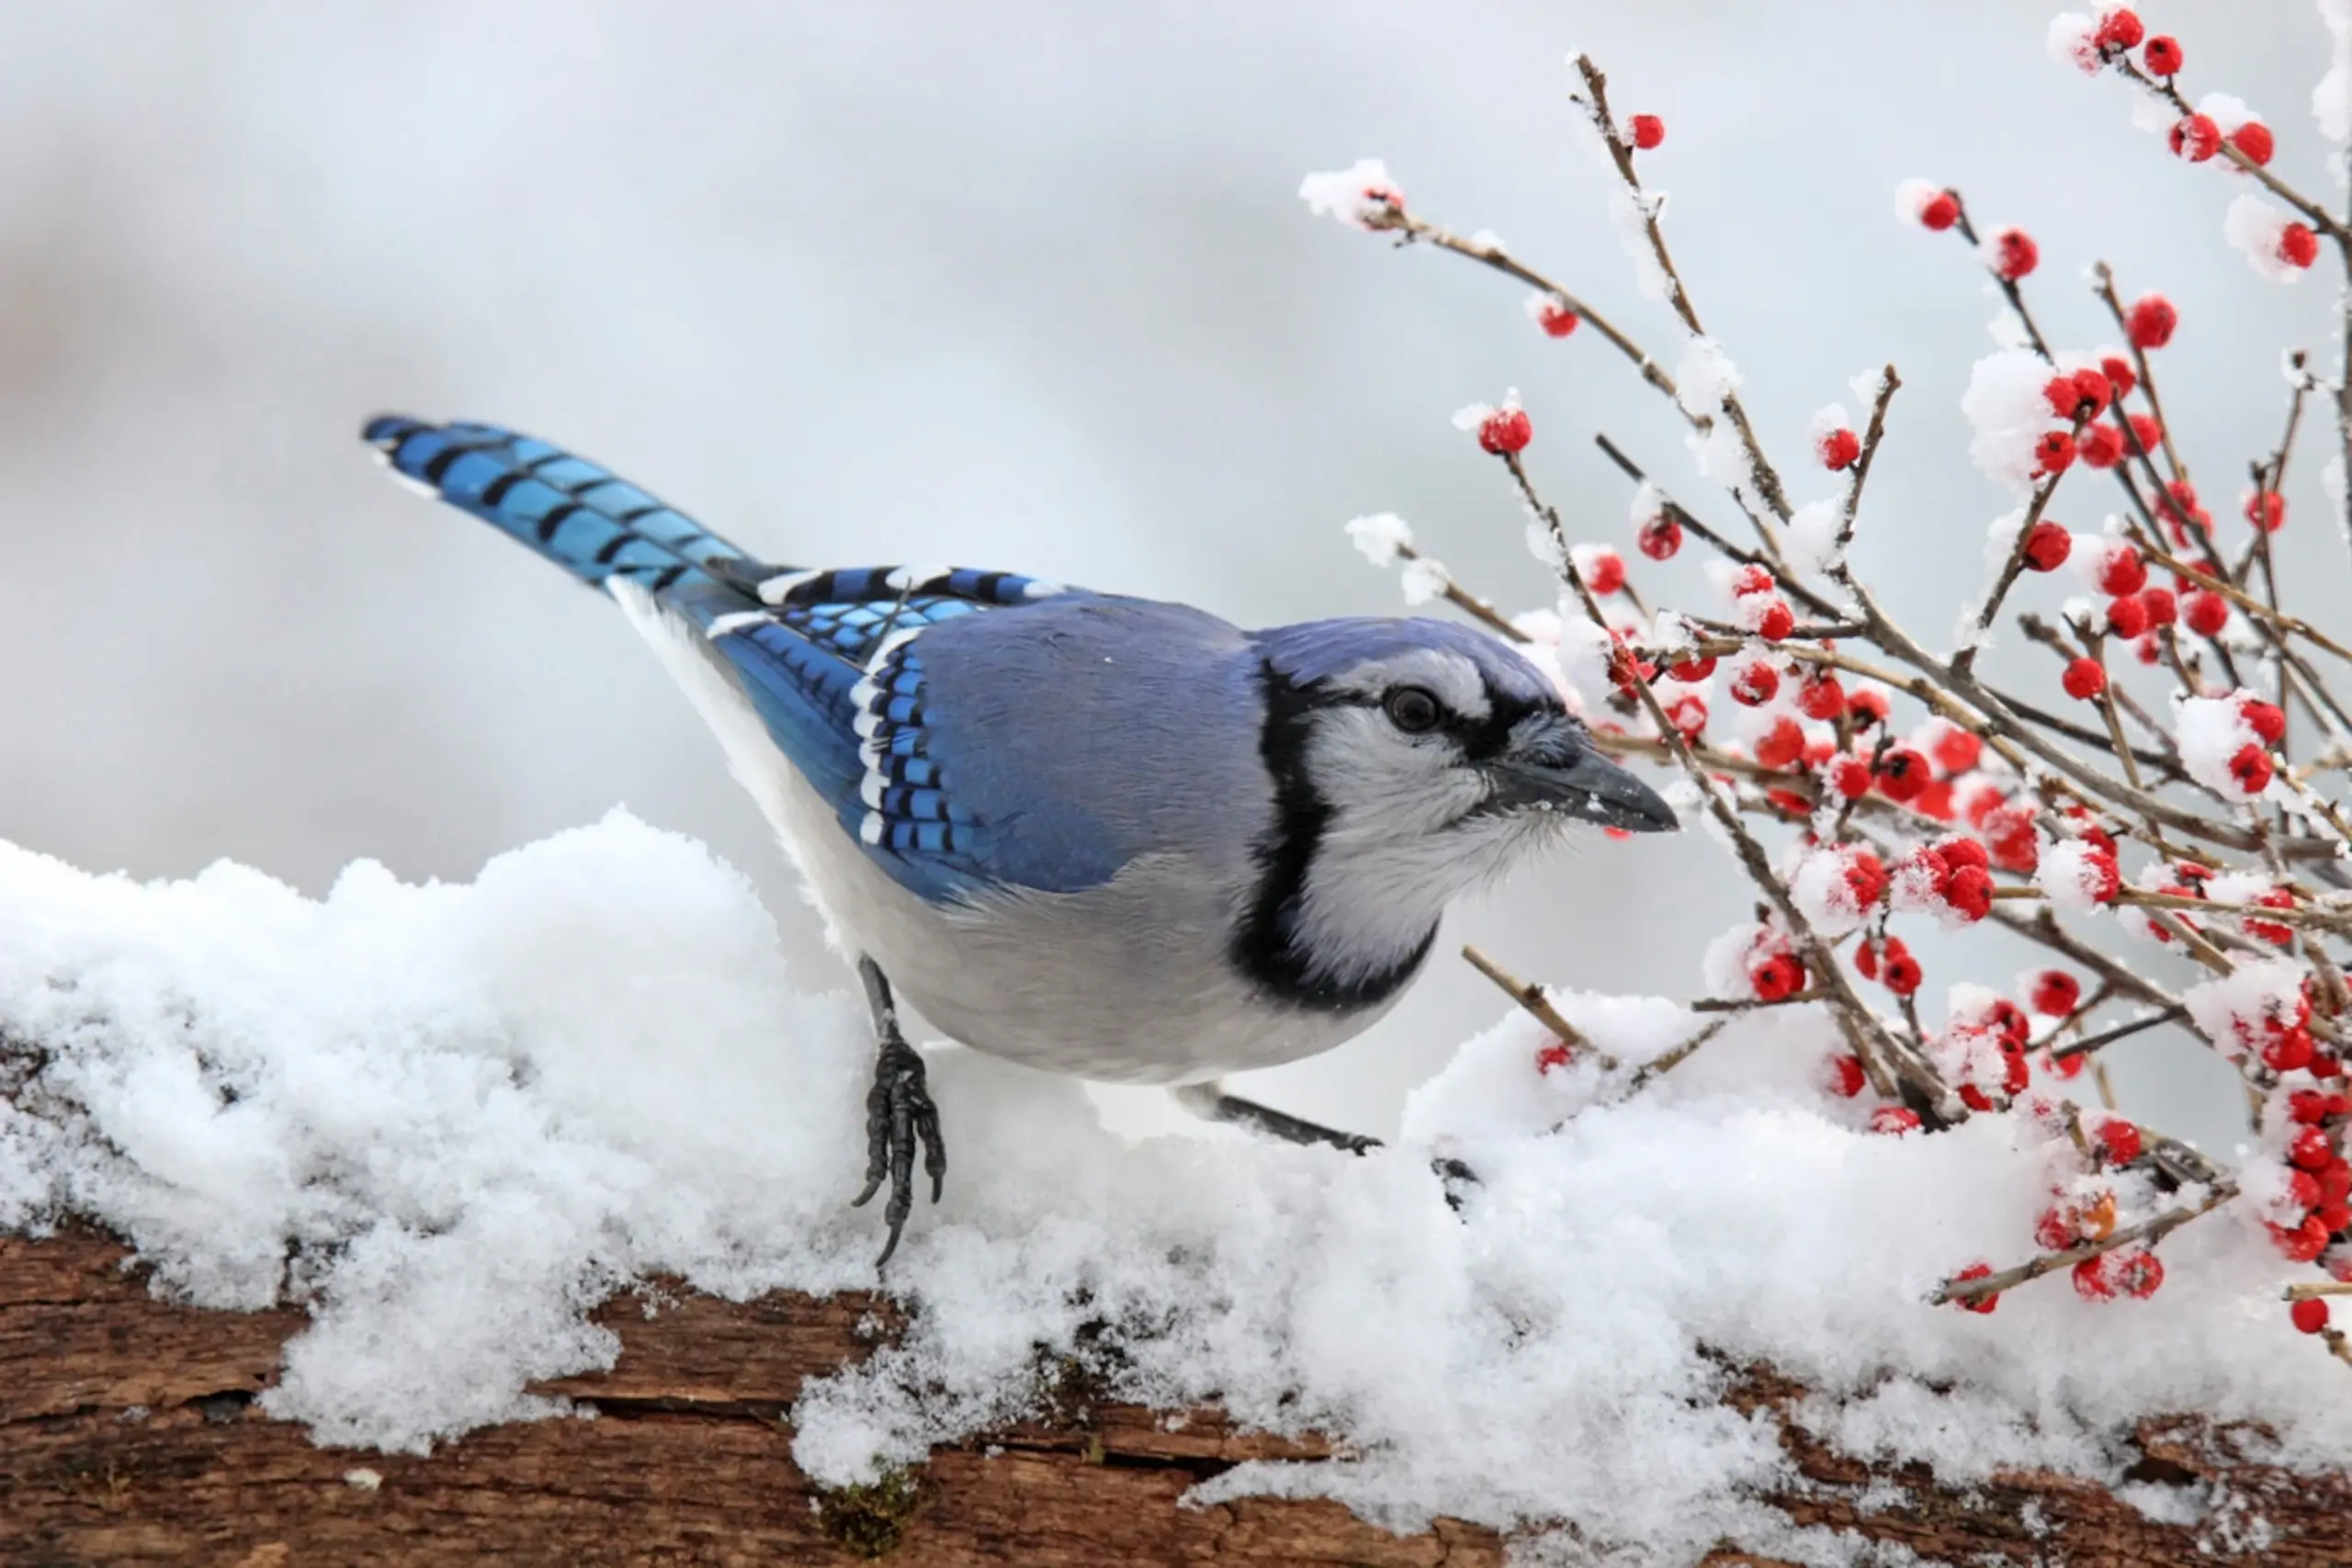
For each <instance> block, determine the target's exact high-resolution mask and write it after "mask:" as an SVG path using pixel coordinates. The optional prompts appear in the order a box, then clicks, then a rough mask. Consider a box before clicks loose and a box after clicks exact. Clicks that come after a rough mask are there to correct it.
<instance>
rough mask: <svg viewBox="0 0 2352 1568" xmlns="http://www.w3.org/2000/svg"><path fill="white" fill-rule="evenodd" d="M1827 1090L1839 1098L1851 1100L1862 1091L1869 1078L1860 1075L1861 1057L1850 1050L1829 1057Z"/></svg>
mask: <svg viewBox="0 0 2352 1568" xmlns="http://www.w3.org/2000/svg"><path fill="white" fill-rule="evenodd" d="M1828 1076H1829V1092H1830V1093H1832V1094H1834V1095H1836V1096H1837V1097H1838V1099H1840V1100H1851V1099H1853V1098H1854V1097H1855V1096H1856V1095H1858V1094H1860V1093H1861V1092H1862V1086H1863V1085H1864V1084H1865V1083H1867V1082H1869V1081H1870V1080H1869V1079H1868V1078H1866V1077H1863V1075H1862V1059H1861V1058H1860V1056H1857V1055H1854V1054H1853V1053H1852V1052H1851V1051H1848V1052H1844V1053H1842V1054H1840V1055H1835V1056H1832V1057H1830V1058H1829V1063H1828Z"/></svg>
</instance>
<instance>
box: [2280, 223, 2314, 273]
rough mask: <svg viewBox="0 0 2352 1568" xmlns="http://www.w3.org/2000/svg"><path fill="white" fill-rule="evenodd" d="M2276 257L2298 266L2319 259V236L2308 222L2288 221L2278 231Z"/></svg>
mask: <svg viewBox="0 0 2352 1568" xmlns="http://www.w3.org/2000/svg"><path fill="white" fill-rule="evenodd" d="M2278 259H2279V260H2280V261H2282V262H2285V263H2286V264H2287V265H2289V266H2298V267H2301V266H2309V265H2312V263H2313V262H2315V261H2317V260H2319V236H2318V235H2317V234H2314V233H2312V226H2311V225H2310V224H2308V223H2290V224H2288V225H2287V226H2286V227H2285V228H2284V229H2281V230H2279V231H2278Z"/></svg>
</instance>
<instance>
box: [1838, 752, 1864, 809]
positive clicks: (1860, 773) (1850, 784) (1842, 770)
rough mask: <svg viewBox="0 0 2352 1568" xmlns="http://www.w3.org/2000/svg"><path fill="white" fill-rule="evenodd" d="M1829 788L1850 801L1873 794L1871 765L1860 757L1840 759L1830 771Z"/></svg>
mask: <svg viewBox="0 0 2352 1568" xmlns="http://www.w3.org/2000/svg"><path fill="white" fill-rule="evenodd" d="M1829 787H1830V788H1832V789H1834V790H1836V791H1837V792H1838V794H1839V795H1843V796H1845V797H1846V798H1847V799H1848V800H1860V799H1861V797H1862V796H1864V795H1868V794H1870V792H1871V765H1870V764H1869V763H1868V762H1865V761H1862V760H1861V759H1860V757H1840V758H1838V761H1836V763H1834V764H1833V765H1832V766H1831V767H1830V770H1829Z"/></svg>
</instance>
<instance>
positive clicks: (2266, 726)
mask: <svg viewBox="0 0 2352 1568" xmlns="http://www.w3.org/2000/svg"><path fill="white" fill-rule="evenodd" d="M2238 716H2239V717H2240V718H2242V719H2244V720H2245V722H2246V728H2249V729H2251V730H2253V731H2254V732H2255V734H2256V735H2257V736H2259V737H2260V738H2261V739H2262V743H2263V744H2264V745H2266V746H2276V745H2278V742H2279V741H2281V740H2283V739H2286V738H2287V710H2286V709H2284V708H2282V707H2280V706H2279V705H2278V704H2277V703H2266V702H2264V701H2263V700H2262V699H2261V698H2260V697H2257V696H2255V695H2253V694H2247V695H2245V696H2242V697H2240V698H2239V699H2238Z"/></svg>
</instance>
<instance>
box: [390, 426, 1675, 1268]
mask: <svg viewBox="0 0 2352 1568" xmlns="http://www.w3.org/2000/svg"><path fill="white" fill-rule="evenodd" d="M362 434H363V438H364V439H365V440H366V441H367V442H368V444H369V445H370V446H372V447H374V449H375V451H376V455H377V456H378V457H379V458H380V459H381V460H382V461H383V462H385V463H386V464H387V465H388V466H389V467H390V468H391V469H392V470H393V472H394V473H395V475H396V476H398V477H400V478H401V479H405V480H408V481H411V482H412V483H413V485H414V486H416V487H419V488H421V489H422V490H423V491H425V492H426V493H427V494H429V495H432V496H434V497H435V498H437V499H439V500H441V501H444V502H448V503H449V504H450V505H453V506H455V507H457V508H458V509H459V510H460V511H463V512H466V513H470V514H472V515H473V516H475V517H477V518H480V519H481V520H482V521H484V522H487V523H489V524H491V525H492V526H493V527H495V528H497V529H498V530H499V531H500V532H502V533H504V534H505V535H507V536H509V537H511V538H513V539H515V540H517V541H519V542H520V543H521V544H523V545H525V546H526V547H529V548H530V549H531V550H533V551H534V552H536V553H537V554H538V555H539V556H541V557H543V558H546V559H548V560H549V561H552V562H553V563H554V564H556V565H557V566H559V567H561V568H562V569H563V570H565V571H567V572H569V573H570V574H571V576H572V577H574V578H575V579H577V580H579V581H581V582H583V583H586V584H588V585H590V586H592V587H594V588H598V589H601V590H603V591H604V592H605V593H607V594H608V595H609V596H610V597H611V598H612V599H613V600H614V601H615V602H616V604H618V605H619V607H620V609H621V610H622V612H623V613H624V614H625V615H627V616H628V620H629V621H630V622H631V623H632V624H633V625H634V626H635V627H636V629H637V630H638V632H639V634H641V635H642V636H643V637H644V638H645V640H646V641H647V642H649V643H650V645H651V646H652V648H653V649H654V650H655V652H656V654H657V655H658V656H659V658H660V660H661V661H662V664H663V665H664V666H665V667H666V669H667V670H668V671H669V672H670V674H671V675H672V676H673V678H674V679H675V680H676V681H677V682H678V683H679V684H680V685H681V686H682V687H683V688H684V691H685V693H686V694H687V696H688V698H689V699H690V700H691V701H692V703H693V704H694V705H695V708H696V709H697V710H698V711H699V713H700V715H701V716H702V717H703V719H704V720H705V721H706V722H707V725H708V726H709V728H711V729H712V730H713V731H714V732H716V734H717V736H718V739H719V741H720V744H721V746H722V748H723V750H724V751H725V753H726V756H727V759H728V761H729V765H730V767H731V769H732V771H733V773H734V774H735V776H736V777H737V779H738V780H740V781H741V783H742V784H743V785H744V786H745V787H746V788H747V789H748V790H749V791H750V793H751V794H752V797H753V798H754V800H755V801H756V802H757V804H758V806H759V807H760V808H761V810H762V812H763V815H764V816H765V817H766V818H767V820H768V823H769V825H770V826H771V827H772V828H773V829H775V833H776V835H777V837H778V838H779V839H780V840H782V843H783V845H784V848H785V851H786V854H787V855H788V856H789V857H790V859H791V860H792V861H793V862H794V863H795V865H796V866H797V870H798V872H799V874H800V875H801V876H802V878H803V879H804V880H805V882H806V883H807V885H808V886H809V891H810V892H811V894H812V895H813V897H814V899H815V902H816V903H817V905H818V906H819V908H820V911H821V913H822V915H823V917H824V919H825V922H826V931H827V937H828V940H829V942H831V944H832V946H833V947H834V948H835V949H836V950H837V951H838V952H839V953H841V954H842V956H843V957H844V958H845V959H846V960H847V961H848V962H849V963H850V964H853V965H854V968H855V970H856V972H857V974H858V976H859V977H860V981H861V983H862V986H863V988H864V990H865V999H866V1003H867V1007H868V1010H869V1011H870V1013H871V1015H872V1021H873V1027H874V1031H875V1037H876V1059H875V1076H874V1080H873V1086H872V1088H871V1089H870V1090H869V1092H868V1093H867V1096H866V1100H865V1133H866V1168H865V1185H864V1187H863V1190H861V1191H860V1192H859V1193H858V1194H857V1196H856V1197H855V1198H854V1200H853V1202H854V1203H855V1204H858V1205H863V1204H865V1203H866V1202H867V1201H870V1200H872V1199H873V1198H874V1197H875V1196H876V1193H877V1192H879V1191H880V1190H882V1189H883V1187H884V1186H885V1185H886V1183H887V1185H888V1189H889V1196H888V1200H887V1201H886V1203H885V1205H884V1209H883V1220H884V1223H885V1224H886V1225H887V1227H888V1238H887V1240H886V1241H885V1243H884V1245H883V1247H882V1251H881V1255H880V1257H879V1258H877V1260H876V1262H877V1267H879V1266H880V1265H883V1264H887V1263H888V1261H889V1258H890V1257H891V1255H892V1254H893V1253H894V1252H895V1251H896V1250H897V1248H898V1246H899V1236H900V1234H901V1232H902V1231H903V1230H904V1228H905V1226H906V1223H907V1220H908V1217H909V1214H910V1212H911V1210H912V1206H913V1201H914V1191H915V1180H914V1175H913V1165H914V1159H915V1157H916V1154H917V1152H918V1148H920V1152H921V1155H922V1161H923V1170H924V1174H925V1175H926V1176H928V1177H929V1179H930V1186H931V1196H932V1201H933V1202H934V1203H935V1202H937V1201H939V1199H940V1196H941V1193H942V1191H943V1190H944V1180H945V1176H946V1164H947V1161H946V1145H945V1142H944V1138H943V1135H942V1134H941V1130H940V1118H939V1111H938V1107H937V1105H936V1103H935V1102H934V1101H933V1098H932V1096H931V1093H930V1091H929V1088H928V1084H927V1080H926V1077H925V1072H924V1066H923V1059H922V1055H921V1054H920V1053H919V1052H917V1051H916V1050H915V1049H914V1048H913V1047H911V1046H910V1044H909V1043H908V1041H907V1036H906V1028H905V1025H904V1024H903V1022H902V1021H901V1020H900V1018H899V1002H900V1000H901V998H903V999H904V1000H905V1001H906V1002H908V1003H910V1004H911V1005H912V1007H913V1008H914V1009H915V1010H918V1011H919V1012H920V1014H921V1015H922V1018H923V1019H924V1020H926V1021H928V1022H929V1023H930V1024H931V1025H932V1026H933V1028H934V1029H936V1030H937V1031H939V1032H941V1033H943V1034H944V1035H945V1036H947V1037H948V1038H950V1039H952V1040H955V1041H956V1042H959V1043H962V1044H964V1045H966V1046H968V1047H970V1048H971V1049H974V1050H977V1051H981V1052H985V1053H988V1054H989V1055H996V1056H1000V1057H1003V1058H1006V1059H1009V1060H1012V1061H1014V1062H1019V1063H1022V1064H1024V1065H1026V1066H1031V1067H1035V1068H1042V1069H1046V1070H1049V1071H1052V1072H1057V1073H1062V1074H1069V1075H1075V1076H1077V1077H1081V1078H1086V1079H1091V1080H1096V1081H1101V1082H1109V1083H1143V1084H1158V1085H1162V1086H1166V1087H1168V1088H1169V1089H1171V1090H1172V1091H1173V1092H1174V1093H1175V1095H1176V1098H1177V1100H1179V1102H1180V1103H1182V1105H1183V1106H1184V1107H1185V1108H1186V1109H1187V1110H1189V1111H1193V1112H1194V1113H1196V1114H1199V1115H1202V1116H1204V1117H1206V1118H1209V1119H1211V1120H1216V1121H1223V1122H1236V1123H1239V1124H1242V1125H1244V1126H1247V1127H1250V1128H1254V1129H1256V1130H1258V1131H1259V1132H1261V1133H1263V1134H1272V1135H1273V1136H1277V1137H1280V1138H1283V1139H1287V1140H1290V1141H1293V1142H1297V1143H1306V1144H1329V1145H1334V1146H1337V1147H1340V1148H1342V1149H1349V1150H1353V1151H1356V1152H1363V1150H1365V1149H1367V1148H1370V1147H1373V1146H1374V1145H1375V1143H1376V1140H1374V1139H1371V1138H1366V1137H1362V1136H1358V1135H1354V1134H1346V1133H1342V1132H1340V1131H1337V1130H1335V1129H1331V1128H1328V1127H1324V1126H1321V1125H1319V1124H1317V1123H1316V1122H1309V1121H1306V1120H1305V1119H1304V1118H1300V1117H1296V1116H1293V1115H1290V1114H1287V1113H1285V1112H1283V1111H1278V1110H1276V1109H1274V1108H1272V1107H1270V1106H1265V1105H1261V1104H1260V1103H1258V1102H1256V1101H1254V1100H1246V1099H1243V1098H1242V1097H1240V1096H1238V1095H1234V1094H1231V1093H1228V1092H1227V1090H1226V1089H1225V1088H1224V1087H1223V1084H1222V1081H1221V1080H1222V1079H1223V1078H1224V1077H1225V1076H1226V1075H1227V1074H1228V1073H1233V1072H1238V1071H1242V1070H1245V1069H1249V1068H1254V1067H1269V1066H1277V1065H1279V1064H1282V1063H1284V1062H1291V1061H1296V1060H1299V1059H1301V1058H1303V1057H1306V1056H1312V1055H1318V1054H1320V1053H1322V1052H1325V1051H1328V1050H1329V1049H1331V1048H1332V1047H1334V1046H1336V1045H1338V1044H1340V1043H1342V1042H1344V1041H1346V1040H1348V1039H1350V1038H1351V1037H1352V1036H1354V1035H1356V1034H1358V1033H1360V1032H1363V1030H1364V1029H1366V1028H1368V1027H1369V1026H1370V1025H1371V1024H1372V1023H1373V1022H1374V1021H1376V1020H1378V1019H1379V1018H1380V1017H1382V1016H1383V1015H1384V1014H1385V1013H1386V1012H1387V1011H1388V1010H1389V1009H1391V1008H1392V1007H1394V1006H1395V1005H1396V1003H1397V1000H1398V999H1399V998H1400V997H1402V996H1403V995H1404V993H1405V991H1406V989H1407V987H1408V986H1409V985H1410V983H1411V982H1412V981H1413V980H1414V978H1415V977H1416V976H1418V975H1419V973H1420V972H1421V971H1422V970H1423V969H1424V968H1425V967H1426V965H1427V963H1428V960H1429V956H1430V950H1431V948H1432V946H1433V944H1434V942H1435V940H1436V936H1437V931H1438V924H1439V921H1440V919H1441V917H1442V915H1443V914H1444V912H1445V910H1446V908H1447V906H1448V905H1449V904H1450V903H1452V902H1453V900H1454V899H1455V898H1457V897H1461V896H1463V895H1464V894H1466V893H1468V892H1470V891H1472V890H1473V889H1476V888H1477V887H1479V886H1482V885H1485V884H1487V883H1489V882H1491V881H1493V880H1494V879H1495V878H1497V877H1498V876H1499V875H1500V874H1503V873H1505V872H1506V871H1508V870H1510V868H1512V867H1513V866H1515V865H1517V864H1519V863H1521V862H1522V861H1524V860H1526V859H1527V858H1528V857H1530V856H1531V855H1532V854H1534V853H1536V852H1539V851H1541V850H1543V849H1544V848H1545V847H1547V846H1550V845H1552V844H1555V843H1556V842H1558V841H1559V840H1561V839H1562V838H1563V837H1564V836H1566V834H1567V833H1568V832H1569V831H1570V830H1571V829H1572V827H1573V825H1575V824H1577V823H1590V824H1598V825H1600V826H1603V827H1609V828H1617V829H1630V830H1633V831H1635V832H1648V831H1659V830H1666V829H1673V828H1674V827H1675V826H1676V825H1677V824H1676V819H1675V815H1674V812H1673V811H1672V809H1671V808H1670V807H1668V805H1667V803H1666V802H1665V801H1664V800H1663V799H1661V798H1660V797H1659V796H1658V795H1657V794H1656V793H1655V792H1654V791H1653V790H1651V789H1650V788H1649V786H1648V785H1646V784H1643V783H1642V782H1641V780H1639V779H1638V778H1636V777H1635V776H1634V774H1633V773H1630V772H1628V771H1627V770H1625V769H1624V768H1623V767H1621V766H1619V765H1618V764H1616V763H1615V762H1613V761H1610V760H1609V759H1608V758H1607V757H1605V756H1603V755H1602V754H1601V752H1600V750H1598V749H1597V748H1596V746H1595V744H1594V741H1593V738H1592V735H1591V733H1590V731H1589V729H1588V728H1587V727H1586V726H1585V725H1584V724H1583V723H1582V722H1581V721H1580V720H1579V719H1578V718H1577V717H1576V716H1573V715H1572V714H1571V713H1570V711H1569V708H1568V706H1567V705H1566V700H1565V699H1564V697H1563V695H1562V693H1561V691H1560V690H1559V688H1558V687H1557V686H1556V685H1555V683H1554V682H1553V680H1552V679H1551V678H1550V677H1549V676H1547V675H1546V674H1545V673H1544V671H1542V670H1541V669H1540V668H1539V667H1538V666H1536V665H1535V664H1534V663H1533V662H1532V661H1531V660H1529V659H1527V658H1526V657H1525V656H1524V655H1522V654H1521V653H1520V652H1518V651H1516V650H1515V649H1512V648H1511V647H1510V646H1509V645H1508V644H1506V643H1504V642H1503V641H1501V640H1500V639H1498V638H1497V637H1493V636H1491V635H1489V634H1487V633H1485V632H1481V631H1476V630H1473V629H1471V628H1469V627H1466V626H1457V625H1454V624H1453V623H1450V622H1443V621H1437V620H1432V619H1426V618H1408V617H1374V616H1356V617H1348V618H1342V619H1335V620H1316V621H1306V622H1302V623H1298V624H1294V625H1288V626H1272V627H1268V628H1264V629H1259V630H1243V629H1241V628H1240V627H1238V626H1235V625H1233V624H1232V623H1230V622H1228V621H1226V620H1224V619H1221V618H1220V617H1218V616H1216V615H1211V614H1209V613H1207V612H1206V611H1204V610H1199V609H1194V608H1192V607H1190V606H1187V605H1183V604H1171V603H1165V602H1161V601H1157V600H1151V599H1145V598H1136V597H1130V596H1126V595H1123V594H1114V593H1097V592H1089V591H1087V590H1084V589H1080V588H1075V587H1069V586H1066V585H1063V584H1060V583H1056V582H1051V581H1045V580H1043V579H1040V578H1035V577H1027V576H1022V575H1019V574H1016V573H1012V572H1004V571H980V570H969V569H964V568H953V567H933V566H887V567H859V568H847V569H833V570H820V569H805V568H797V567H788V566H779V565H774V564H770V563H767V562H763V561H761V560H759V559H757V558H754V557H752V556H751V555H748V554H746V553H745V552H744V551H743V550H741V549H740V548H738V547H736V546H734V545H732V544H730V543H729V542H728V541H727V540H725V539H723V538H721V537H719V536H718V535H716V534H713V533H711V532H710V531H708V530H707V529H706V528H704V527H703V526H702V525H700V524H698V523H696V522H695V521H694V520H692V519H691V518H689V517H687V516H686V515H685V514H684V513H681V512H678V511H677V510H675V509H673V508H672V507H670V506H668V505H666V504H664V503H663V502H661V501H659V500H658V499H656V498H655V497H653V496H652V495H650V494H649V493H648V492H646V491H643V490H640V489H639V488H638V487H637V486H635V485H633V484H631V483H629V482H628V480H626V479H621V478H619V477H618V476H616V474H614V473H613V472H612V471H611V470H609V469H607V468H603V467H600V466H599V465H597V464H594V463H592V462H590V461H588V460H586V459H585V458H582V457H576V456H574V455H573V454H571V453H570V452H568V451H565V450H564V449H562V448H560V447H559V446H553V445H550V444H549V443H548V442H545V441H541V440H538V439H536V438H534V437H531V436H528V435H524V434H517V433H515V432H514V431H512V430H508V429H505V428H503V427H502V426H499V425H494V424H485V423H468V422H453V423H440V424H435V423H428V422H425V421H422V420H418V419H413V418H410V417H408V416H405V415H400V414H384V415H379V416H378V417H376V418H374V419H371V420H369V421H368V423H367V424H366V425H365V427H364V429H363V432H362Z"/></svg>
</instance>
